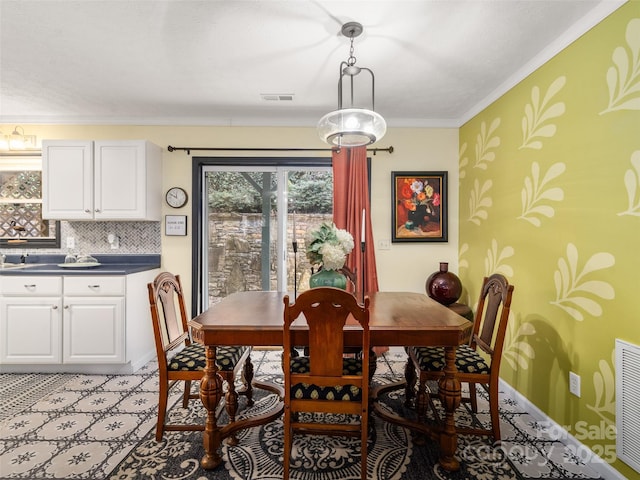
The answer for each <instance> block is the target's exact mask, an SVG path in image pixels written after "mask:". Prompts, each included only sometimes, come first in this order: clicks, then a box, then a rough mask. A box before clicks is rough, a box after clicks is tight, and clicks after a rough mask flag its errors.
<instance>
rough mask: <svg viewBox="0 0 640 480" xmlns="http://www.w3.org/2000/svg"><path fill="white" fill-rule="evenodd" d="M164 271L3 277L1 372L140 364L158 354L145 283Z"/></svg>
mask: <svg viewBox="0 0 640 480" xmlns="http://www.w3.org/2000/svg"><path fill="white" fill-rule="evenodd" d="M158 273H159V270H158V269H154V270H148V271H145V272H139V273H134V274H131V275H122V276H118V275H115V276H84V275H78V276H61V277H46V276H0V292H1V293H0V371H2V372H22V371H24V372H28V371H42V372H45V371H49V372H54V371H55V372H65V371H68V372H83V371H86V372H88V373H92V372H94V371H95V372H106V373H108V372H113V373H123V372H132V371H135V370H137V369H138V368H140V367H141V366H143V365H144V364H145V363H146V362H148V361H149V360H150V359H151V358H153V357H154V356H155V344H154V340H153V338H154V337H153V329H152V327H151V319H150V316H149V306H148V300H147V294H146V292H147V288H146V285H147V283H148V282H151V281H152V280H153V278H155V276H156V275H157V274H158ZM84 367H98V368H97V370H96V369H95V368H94V370H90V369H86V370H85V369H84ZM99 367H103V368H99Z"/></svg>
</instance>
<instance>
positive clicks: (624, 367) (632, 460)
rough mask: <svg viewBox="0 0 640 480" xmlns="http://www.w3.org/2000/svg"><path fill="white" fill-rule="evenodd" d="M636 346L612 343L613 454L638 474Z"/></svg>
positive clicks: (639, 372)
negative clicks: (614, 375) (614, 399)
mask: <svg viewBox="0 0 640 480" xmlns="http://www.w3.org/2000/svg"><path fill="white" fill-rule="evenodd" d="M638 412H640V346H638V345H633V344H631V343H628V342H625V341H623V340H619V339H616V430H617V440H616V454H617V455H618V458H619V459H620V460H622V461H623V462H624V463H626V464H627V465H629V466H630V467H631V468H633V469H634V470H635V471H637V472H640V415H638Z"/></svg>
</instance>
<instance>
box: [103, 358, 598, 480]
mask: <svg viewBox="0 0 640 480" xmlns="http://www.w3.org/2000/svg"><path fill="white" fill-rule="evenodd" d="M279 355H280V354H279V353H277V352H265V353H264V358H263V359H259V358H257V357H256V356H255V354H254V356H253V358H254V365H255V366H256V371H257V372H258V373H259V376H260V378H261V379H262V380H266V381H272V382H280V383H281V382H282V377H281V375H279V373H278V371H279V368H280V362H279ZM271 357H273V358H271ZM404 361H405V360H404V358H401V359H399V360H398V361H397V362H394V360H393V358H391V357H389V356H385V358H384V359H380V360H379V361H378V371H377V372H376V379H377V381H381V382H388V381H392V380H394V379H397V376H398V372H401V371H402V368H403V365H404ZM396 363H397V364H396ZM258 392H261V393H259V394H258V395H257V397H258V400H257V401H256V403H255V405H254V406H253V407H252V408H249V409H243V410H241V415H240V416H241V417H246V416H252V415H257V414H259V413H261V412H263V411H265V410H267V409H270V408H271V407H272V406H273V405H274V404H275V402H277V401H278V399H277V397H276V396H275V395H273V394H267V393H266V392H263V391H258ZM242 402H243V400H242V399H241V408H242V407H243V406H244V403H242ZM383 403H384V405H385V408H388V409H389V410H391V411H393V412H396V413H398V414H400V415H403V416H408V417H409V418H411V416H414V413H413V411H412V410H408V409H405V407H404V405H403V403H404V392H403V391H402V390H398V391H395V392H391V393H390V394H388V395H386V397H384V399H383ZM504 407H505V410H504V411H503V412H502V413H503V414H504V418H505V419H504V422H503V427H502V428H503V432H504V433H503V437H504V438H505V441H504V442H503V445H502V447H498V448H494V447H493V446H492V445H491V443H490V442H489V440H488V439H483V438H479V437H475V436H464V435H463V436H460V437H459V448H458V459H459V460H460V462H461V469H460V471H458V472H455V473H450V472H446V471H444V470H443V469H442V468H441V467H440V466H439V465H438V463H437V460H438V447H437V445H435V444H434V443H433V442H432V441H430V440H428V439H426V440H425V439H424V438H414V437H413V436H412V434H411V433H410V432H409V431H407V430H405V429H403V428H400V427H397V426H395V425H391V424H389V423H387V422H385V421H383V420H381V419H379V418H376V417H375V416H374V420H373V425H374V427H373V428H372V431H371V433H370V438H369V459H368V474H367V476H368V478H372V479H384V480H391V479H406V480H418V479H420V480H422V479H425V478H434V479H443V480H444V479H450V480H459V479H529V478H554V479H577V478H599V475H598V474H597V473H595V472H594V471H593V470H592V469H591V468H589V466H588V465H585V464H584V463H582V462H581V461H580V459H578V458H575V456H573V457H572V456H571V455H570V454H567V453H566V451H565V450H561V448H563V447H564V446H563V445H562V444H561V443H559V442H555V441H553V440H552V439H548V438H547V439H545V438H544V432H543V431H542V429H543V428H542V427H541V426H540V425H536V424H534V423H529V424H527V423H526V422H527V420H529V418H528V416H527V414H526V413H524V412H522V411H521V410H518V408H517V405H513V404H508V403H505V405H504ZM479 410H480V411H479V413H478V415H477V416H474V415H471V414H470V413H469V412H468V411H467V410H465V409H464V408H461V409H459V413H458V418H457V421H458V422H460V423H468V424H469V423H474V422H476V423H478V422H479V423H482V422H487V421H488V402H487V401H486V398H483V399H481V401H480V402H479ZM170 415H171V416H172V417H173V419H174V420H181V421H182V420H185V419H189V420H190V421H193V420H194V419H196V418H200V419H201V421H203V420H204V415H205V411H204V408H203V407H202V406H201V405H199V404H197V403H194V404H193V405H192V406H190V408H189V409H183V408H181V407H180V406H179V405H177V406H176V407H174V408H173V409H172V410H171V411H170ZM414 418H415V416H414ZM338 420H340V419H338ZM416 421H417V419H416ZM238 440H239V444H238V445H237V446H234V447H232V446H229V445H227V444H226V443H225V444H224V445H223V447H222V448H221V455H222V458H223V464H222V465H220V466H219V467H218V468H217V469H215V470H213V471H205V470H203V469H202V468H201V467H200V464H199V461H200V459H201V458H202V456H203V454H204V450H203V448H202V433H201V432H167V433H165V436H164V439H163V440H162V441H161V442H156V441H155V437H154V433H153V432H150V433H149V434H148V435H147V436H146V438H145V439H144V440H143V441H142V442H141V443H140V444H139V445H138V447H137V448H136V449H135V450H133V451H132V452H131V454H130V455H128V456H127V458H126V459H125V460H124V461H123V462H122V463H121V464H120V465H119V466H118V468H117V469H116V470H115V471H114V472H113V474H112V475H111V477H110V478H111V479H112V480H125V479H127V480H134V479H135V480H139V479H156V478H158V479H160V478H162V479H172V480H177V479H187V478H188V479H197V480H204V479H220V480H222V479H224V480H230V479H231V480H251V479H256V480H257V479H267V480H269V479H273V480H275V479H281V478H282V451H283V430H282V419H278V420H276V421H274V422H271V423H269V424H266V425H262V426H259V427H254V428H250V429H246V430H244V431H241V432H240V434H239V435H238ZM359 448H360V446H359V440H358V439H350V438H343V437H326V436H317V437H316V436H296V437H295V438H294V446H293V451H292V470H291V478H292V479H296V480H320V479H322V480H326V479H330V480H351V479H359V478H360V450H359Z"/></svg>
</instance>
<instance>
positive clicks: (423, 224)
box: [391, 172, 448, 243]
mask: <svg viewBox="0 0 640 480" xmlns="http://www.w3.org/2000/svg"><path fill="white" fill-rule="evenodd" d="M391 199H392V205H391V216H392V222H391V224H392V227H391V241H392V242H394V243H395V242H446V241H448V238H447V233H448V232H447V206H448V204H447V172H391Z"/></svg>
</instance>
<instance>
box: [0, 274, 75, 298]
mask: <svg viewBox="0 0 640 480" xmlns="http://www.w3.org/2000/svg"><path fill="white" fill-rule="evenodd" d="M0 292H1V293H2V295H5V296H8V295H38V296H40V295H61V294H62V277H40V276H38V277H34V276H28V275H24V276H22V275H20V276H16V277H12V276H6V277H5V276H2V277H0Z"/></svg>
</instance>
